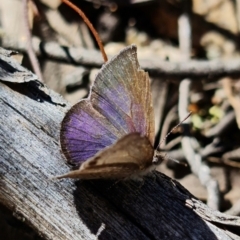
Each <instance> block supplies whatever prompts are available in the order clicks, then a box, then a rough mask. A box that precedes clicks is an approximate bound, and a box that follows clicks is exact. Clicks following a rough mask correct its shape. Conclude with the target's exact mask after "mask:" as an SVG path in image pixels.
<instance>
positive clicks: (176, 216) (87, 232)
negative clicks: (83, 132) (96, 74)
mask: <svg viewBox="0 0 240 240" xmlns="http://www.w3.org/2000/svg"><path fill="white" fill-rule="evenodd" d="M12 81H14V80H12ZM69 108H70V106H69V105H68V103H67V102H64V100H63V99H62V98H61V96H59V95H58V94H56V93H54V92H53V91H51V90H48V89H46V88H43V87H39V84H38V83H37V82H35V81H30V82H28V83H7V82H4V81H1V82H0V202H1V203H2V204H3V205H5V206H7V207H8V208H9V209H11V210H12V211H13V213H14V214H15V215H16V216H18V218H19V219H22V221H25V222H26V223H27V224H29V225H30V226H32V227H33V228H34V229H35V230H36V231H37V232H38V233H39V234H40V235H41V236H43V237H44V238H46V239H60V240H61V239H69V240H70V239H71V240H72V239H96V238H97V237H96V233H97V232H98V230H99V228H100V227H101V226H103V225H105V229H104V230H103V231H102V233H101V234H100V236H99V237H98V239H144V240H145V239H163V240H164V239H199V240H200V239H204V240H206V239H211V240H212V239H220V238H221V239H240V237H239V232H240V227H239V226H240V219H239V218H238V217H233V216H227V215H224V214H221V213H219V212H217V211H212V210H211V209H209V208H208V207H207V206H206V205H204V204H203V203H201V202H200V201H199V200H197V199H195V198H194V197H193V196H192V195H191V194H190V193H189V192H188V191H187V190H186V189H184V188H183V187H182V186H181V185H180V184H179V183H178V182H176V181H174V180H172V179H170V178H168V177H166V176H165V175H164V174H162V173H154V174H153V175H152V176H149V177H146V178H144V179H143V181H142V182H136V181H122V182H116V181H108V180H101V181H99V180H95V181H75V182H74V181H72V180H68V179H64V180H62V181H53V180H51V179H50V177H51V176H55V175H59V174H63V173H66V172H68V171H69V167H68V166H67V165H66V164H65V162H64V158H63V156H62V155H61V153H60V146H59V131H60V123H61V121H62V119H63V117H64V114H65V112H66V111H67V110H68V109H69Z"/></svg>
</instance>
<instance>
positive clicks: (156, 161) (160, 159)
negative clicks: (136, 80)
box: [152, 150, 164, 166]
mask: <svg viewBox="0 0 240 240" xmlns="http://www.w3.org/2000/svg"><path fill="white" fill-rule="evenodd" d="M163 160H164V157H163V155H162V154H161V153H160V152H159V151H158V150H156V151H155V152H154V156H153V160H152V164H153V165H156V166H157V165H159V164H161V163H162V162H163Z"/></svg>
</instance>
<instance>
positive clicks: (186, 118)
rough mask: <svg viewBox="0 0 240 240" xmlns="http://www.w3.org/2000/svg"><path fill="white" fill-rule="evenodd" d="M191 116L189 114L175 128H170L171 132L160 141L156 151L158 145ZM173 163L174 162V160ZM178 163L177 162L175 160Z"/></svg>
mask: <svg viewBox="0 0 240 240" xmlns="http://www.w3.org/2000/svg"><path fill="white" fill-rule="evenodd" d="M191 114H192V112H190V113H189V114H188V115H187V116H186V117H185V118H184V119H183V120H182V121H181V122H179V123H178V124H177V125H176V126H174V127H173V128H172V130H171V131H170V132H169V133H168V134H167V135H166V136H165V137H164V138H163V139H162V140H161V142H160V143H159V144H158V146H157V149H158V148H159V147H160V145H161V144H162V143H163V142H164V141H165V140H166V139H167V137H168V136H169V135H170V134H171V133H172V132H173V131H174V130H175V129H176V128H178V127H179V126H180V125H181V124H182V123H183V122H184V121H186V119H188V118H189V117H190V115H191ZM174 161H175V160H174ZM176 161H178V160H176Z"/></svg>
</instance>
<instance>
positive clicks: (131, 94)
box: [57, 45, 162, 179]
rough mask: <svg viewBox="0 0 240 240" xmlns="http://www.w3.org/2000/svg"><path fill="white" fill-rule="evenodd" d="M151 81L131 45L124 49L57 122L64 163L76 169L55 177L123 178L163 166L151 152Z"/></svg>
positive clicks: (152, 129)
mask: <svg viewBox="0 0 240 240" xmlns="http://www.w3.org/2000/svg"><path fill="white" fill-rule="evenodd" d="M154 136H155V131H154V112H153V103H152V96H151V91H150V79H149V75H148V73H147V72H145V71H144V70H142V69H141V68H140V66H139V63H138V60H137V48H136V46H135V45H131V46H129V47H126V48H124V49H123V50H122V51H121V52H120V53H119V54H118V55H117V56H115V57H113V58H112V59H111V60H110V61H109V62H107V63H106V64H105V65H103V67H102V68H101V70H100V71H99V73H98V74H97V76H96V79H95V81H94V83H93V85H92V87H91V89H90V93H89V96H88V98H86V99H82V100H80V101H79V102H78V103H77V104H75V105H74V106H73V107H72V108H71V109H70V110H69V111H68V112H67V114H66V116H65V117H64V119H63V121H62V125H61V131H60V142H61V148H62V152H63V153H64V155H65V157H66V159H67V162H68V163H70V164H72V165H74V166H77V167H79V168H78V169H77V170H74V171H71V172H69V173H67V174H64V175H61V176H57V178H80V179H99V178H106V179H122V178H123V179H125V178H135V177H139V176H141V175H144V174H146V173H148V172H149V171H151V170H153V169H154V168H156V165H158V164H160V163H161V162H162V156H161V155H160V153H159V151H154V148H153V144H154Z"/></svg>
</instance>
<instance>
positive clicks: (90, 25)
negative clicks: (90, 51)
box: [62, 0, 108, 62]
mask: <svg viewBox="0 0 240 240" xmlns="http://www.w3.org/2000/svg"><path fill="white" fill-rule="evenodd" d="M62 2H64V3H65V4H67V5H68V6H69V7H70V8H72V9H73V10H74V11H76V12H77V13H78V14H79V15H80V16H81V17H82V19H83V21H84V22H85V23H86V24H87V26H88V27H89V28H90V30H91V32H92V34H93V35H94V37H95V39H96V41H97V43H98V46H99V48H100V51H101V53H102V56H103V60H104V62H107V61H108V58H107V55H106V53H105V50H104V47H103V44H102V41H101V39H100V37H99V35H98V33H97V31H96V30H95V28H94V27H93V25H92V23H91V22H90V21H89V19H88V18H87V16H86V15H85V14H84V12H83V11H82V10H81V9H80V8H78V7H77V6H75V5H74V4H73V3H71V2H70V1H68V0H62Z"/></svg>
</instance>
